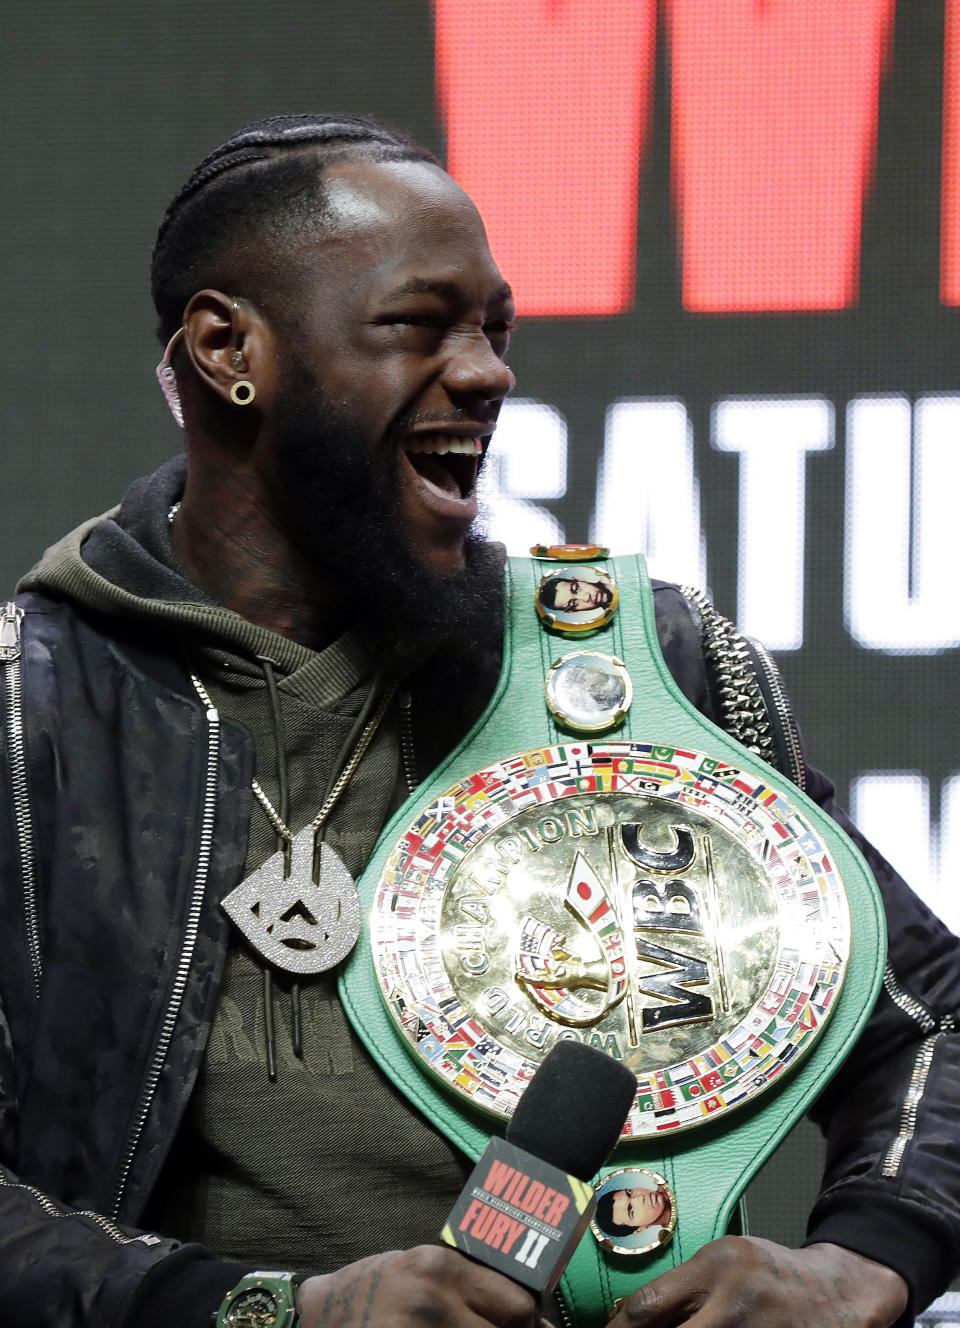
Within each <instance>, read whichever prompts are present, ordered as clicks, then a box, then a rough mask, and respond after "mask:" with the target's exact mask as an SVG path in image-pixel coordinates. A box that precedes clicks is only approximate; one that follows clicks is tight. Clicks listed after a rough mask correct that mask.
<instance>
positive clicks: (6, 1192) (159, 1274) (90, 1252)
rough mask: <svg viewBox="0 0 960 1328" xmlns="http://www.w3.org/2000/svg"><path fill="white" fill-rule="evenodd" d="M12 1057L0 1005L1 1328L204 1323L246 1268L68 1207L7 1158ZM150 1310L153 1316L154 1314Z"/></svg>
mask: <svg viewBox="0 0 960 1328" xmlns="http://www.w3.org/2000/svg"><path fill="white" fill-rule="evenodd" d="M13 1083H14V1077H13V1058H12V1052H11V1039H10V1034H9V1028H8V1025H7V1021H6V1018H5V1016H4V1014H3V1010H2V1008H0V1323H3V1324H4V1325H5V1328H118V1325H127V1324H129V1325H131V1328H132V1325H137V1328H159V1326H160V1325H167V1324H170V1323H176V1324H177V1325H178V1328H209V1323H210V1311H211V1309H215V1308H216V1307H217V1305H218V1304H219V1303H220V1301H221V1299H222V1298H223V1296H224V1294H225V1292H226V1291H227V1290H228V1289H229V1288H230V1287H231V1286H233V1285H235V1283H236V1282H238V1281H239V1279H240V1278H241V1277H242V1276H243V1275H244V1273H246V1272H249V1271H250V1269H249V1268H246V1267H244V1266H241V1265H239V1264H234V1263H230V1262H226V1261H223V1260H219V1259H216V1258H214V1257H212V1256H211V1255H210V1254H209V1252H208V1251H207V1250H205V1249H204V1248H203V1247H202V1246H200V1245H193V1244H190V1245H187V1244H181V1243H180V1242H179V1241H176V1240H171V1239H167V1238H163V1237H160V1236H157V1235H153V1234H150V1233H149V1232H143V1231H137V1230H135V1229H133V1228H130V1227H126V1226H122V1225H119V1224H118V1223H115V1222H113V1221H111V1220H110V1219H109V1218H107V1217H105V1216H103V1215H102V1214H100V1213H94V1212H88V1211H82V1212H81V1211H78V1210H77V1209H74V1208H70V1207H69V1206H67V1205H65V1204H63V1203H60V1202H59V1201H58V1200H57V1199H56V1198H54V1197H53V1196H51V1195H49V1194H46V1193H44V1192H43V1191H42V1190H40V1189H38V1188H37V1187H36V1186H34V1185H30V1184H27V1183H25V1182H24V1181H22V1180H20V1179H19V1178H18V1177H17V1175H16V1174H15V1172H14V1171H13V1170H11V1168H10V1167H9V1166H8V1165H7V1163H8V1162H9V1161H11V1159H12V1155H13V1146H14V1143H15V1139H16V1134H17V1102H16V1096H15V1092H14V1089H13ZM158 1316H159V1317H158Z"/></svg>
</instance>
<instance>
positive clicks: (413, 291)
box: [387, 277, 513, 303]
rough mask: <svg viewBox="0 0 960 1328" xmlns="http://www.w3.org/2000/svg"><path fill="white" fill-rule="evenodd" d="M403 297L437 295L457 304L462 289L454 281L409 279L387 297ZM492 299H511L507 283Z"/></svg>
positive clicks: (511, 292)
mask: <svg viewBox="0 0 960 1328" xmlns="http://www.w3.org/2000/svg"><path fill="white" fill-rule="evenodd" d="M404 295H438V296H439V297H440V298H441V299H442V300H449V301H450V302H451V303H457V302H459V301H461V300H462V299H463V288H462V286H459V285H458V284H457V283H456V282H455V281H443V280H440V279H437V278H431V277H411V278H410V280H409V281H405V282H404V283H403V284H402V285H401V286H397V287H396V288H395V289H394V290H392V291H391V292H390V294H389V295H388V297H387V298H388V299H391V300H396V299H400V298H402V297H403V296H404ZM493 299H494V300H495V301H497V302H506V301H507V300H512V299H513V291H512V290H511V289H510V286H509V283H508V282H506V281H505V282H504V283H503V285H502V286H501V287H499V289H498V290H496V291H494V294H493Z"/></svg>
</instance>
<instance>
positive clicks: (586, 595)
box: [554, 578, 611, 613]
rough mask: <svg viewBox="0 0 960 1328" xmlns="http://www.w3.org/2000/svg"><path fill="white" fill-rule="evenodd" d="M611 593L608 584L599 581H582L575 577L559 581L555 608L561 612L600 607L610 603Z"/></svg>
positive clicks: (555, 596) (555, 595) (574, 611)
mask: <svg viewBox="0 0 960 1328" xmlns="http://www.w3.org/2000/svg"><path fill="white" fill-rule="evenodd" d="M610 600H611V594H610V589H609V587H608V586H604V585H601V584H600V583H599V582H597V581H582V580H580V579H578V578H573V579H572V580H569V581H558V582H557V583H556V591H555V594H554V608H555V609H557V610H558V611H559V612H561V613H576V612H578V611H582V610H584V609H600V608H604V607H605V606H606V605H607V604H609V603H610Z"/></svg>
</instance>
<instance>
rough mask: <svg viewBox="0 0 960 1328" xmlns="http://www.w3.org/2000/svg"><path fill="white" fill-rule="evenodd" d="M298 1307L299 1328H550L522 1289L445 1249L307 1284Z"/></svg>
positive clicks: (374, 1260)
mask: <svg viewBox="0 0 960 1328" xmlns="http://www.w3.org/2000/svg"><path fill="white" fill-rule="evenodd" d="M299 1304H300V1317H301V1322H302V1328H486V1326H487V1325H490V1326H492V1328H550V1325H549V1324H548V1323H547V1322H546V1320H545V1319H543V1318H541V1316H540V1314H539V1312H538V1310H537V1308H536V1305H535V1304H534V1300H533V1297H532V1296H531V1295H530V1294H529V1293H528V1292H526V1291H524V1289H523V1288H522V1287H519V1286H515V1285H514V1283H513V1282H511V1281H509V1280H508V1279H507V1278H505V1277H501V1275H500V1274H499V1273H494V1272H492V1271H491V1270H490V1269H488V1268H481V1266H480V1265H479V1264H476V1263H473V1262H471V1260H470V1259H465V1258H464V1257H463V1255H462V1254H458V1253H457V1252H456V1250H451V1249H447V1248H446V1247H445V1246H442V1245H420V1246H418V1247H417V1248H416V1249H414V1250H393V1251H391V1252H390V1253H389V1254H375V1255H372V1256H371V1257H370V1258H369V1259H360V1260H358V1261H357V1262H356V1263H351V1264H348V1265H347V1266H346V1267H345V1268H341V1269H339V1271H338V1272H336V1273H327V1274H325V1275H324V1276H322V1277H310V1278H307V1280H306V1281H305V1282H304V1283H302V1285H301V1287H300V1293H299Z"/></svg>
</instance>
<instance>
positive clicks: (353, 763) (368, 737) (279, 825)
mask: <svg viewBox="0 0 960 1328" xmlns="http://www.w3.org/2000/svg"><path fill="white" fill-rule="evenodd" d="M395 692H396V688H395V687H391V688H390V690H389V691H387V692H386V693H385V694H384V696H383V699H382V700H381V702H380V704H379V705H378V706H377V709H376V711H375V712H374V714H373V715H372V716H371V717H370V719H369V721H368V722H367V724H366V726H365V727H364V730H363V732H362V733H361V734H360V737H359V738H358V739H357V745H356V747H354V749H353V752H352V753H351V756H350V759H349V761H348V762H347V764H346V765H345V766H344V767H343V769H342V770H341V771H340V774H339V776H338V778H337V782H336V783H335V784H334V786H333V788H332V789H331V790H330V792H329V793H328V794H327V797H326V800H325V801H324V804H323V806H322V807H321V808H320V810H319V811H318V812H317V814H316V816H315V817H314V818H313V822H312V823H311V825H310V829H311V830H312V831H313V832H314V834H316V832H317V831H318V830H319V829H320V827H321V826H322V825H323V823H324V821H325V820H326V819H327V817H328V816H329V815H330V813H331V812H332V811H333V809H334V807H335V806H336V803H337V801H338V799H339V798H340V795H341V793H342V792H343V790H344V789H345V788H346V787H347V785H348V784H349V783H350V780H351V778H352V776H353V772H354V771H355V770H356V768H357V766H358V765H359V764H360V762H361V761H362V760H363V756H364V753H365V752H366V750H367V748H368V747H369V746H370V744H371V742H373V739H374V736H375V734H376V732H377V729H378V728H379V727H380V722H381V720H382V719H383V717H384V715H385V714H386V713H387V710H388V709H389V708H390V703H391V702H392V701H393V697H394V693H395ZM250 783H251V787H252V788H253V791H254V794H255V795H256V798H257V801H258V802H259V803H260V806H261V807H262V808H263V810H264V811H265V812H266V814H267V817H268V818H269V821H270V824H271V825H272V826H273V828H274V830H276V832H277V834H278V835H280V836H281V837H282V838H283V839H285V840H286V841H287V842H288V843H290V842H292V840H293V831H292V830H291V829H290V827H289V826H288V825H285V824H284V822H283V821H282V820H281V818H280V814H279V813H278V812H277V809H276V808H275V807H274V805H273V803H272V802H271V801H270V799H269V798H268V797H267V795H266V793H264V791H263V789H262V788H261V786H260V783H259V781H258V780H256V779H252V780H251V781H250Z"/></svg>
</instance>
